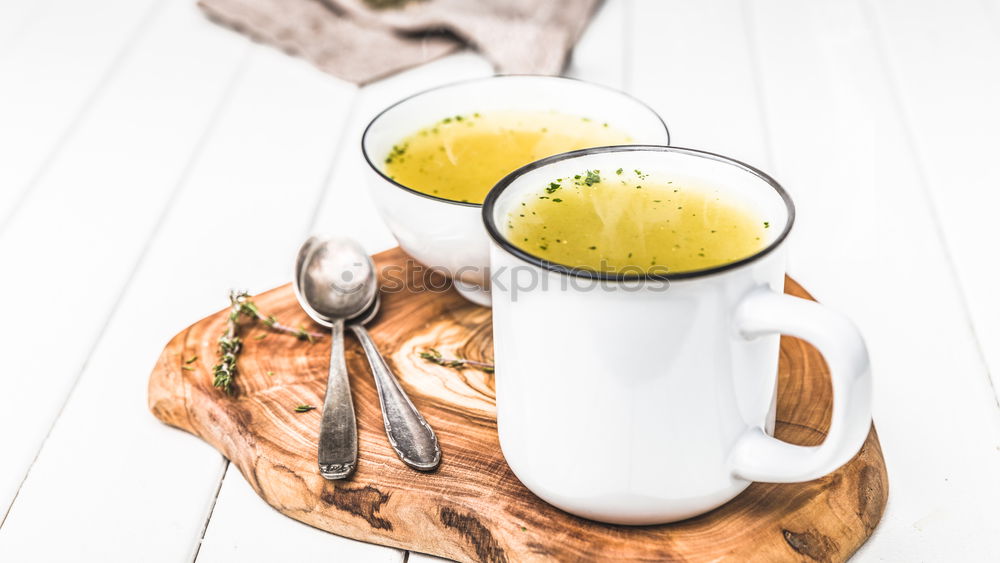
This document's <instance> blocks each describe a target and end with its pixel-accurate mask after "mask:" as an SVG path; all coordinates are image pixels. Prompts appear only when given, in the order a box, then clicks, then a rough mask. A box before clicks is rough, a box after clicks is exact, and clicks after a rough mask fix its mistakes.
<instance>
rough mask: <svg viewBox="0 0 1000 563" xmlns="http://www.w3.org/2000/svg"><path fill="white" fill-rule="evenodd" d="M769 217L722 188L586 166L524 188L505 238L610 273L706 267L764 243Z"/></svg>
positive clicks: (557, 259) (548, 255)
mask: <svg viewBox="0 0 1000 563" xmlns="http://www.w3.org/2000/svg"><path fill="white" fill-rule="evenodd" d="M770 228H771V224H770V222H768V221H766V220H764V219H763V218H760V217H757V216H756V215H755V214H754V213H752V212H751V211H750V210H748V209H746V208H744V207H743V206H742V205H740V204H739V203H736V202H734V201H727V198H726V197H724V196H723V195H722V194H721V193H720V191H719V190H717V189H712V188H711V187H709V186H703V185H699V184H698V183H696V182H688V181H678V180H674V179H668V178H667V177H665V176H659V175H656V174H646V173H643V172H642V171H640V170H624V169H621V168H619V169H617V170H610V171H603V170H586V171H582V172H581V173H580V174H576V175H574V176H571V177H567V178H555V179H553V181H552V182H551V183H549V184H548V185H547V186H545V187H544V188H543V189H540V190H539V191H538V192H537V193H529V194H527V195H526V196H525V197H524V198H523V199H522V200H521V201H520V202H518V205H517V206H516V208H515V209H514V211H513V212H511V213H510V214H509V215H508V217H507V221H506V235H507V238H508V240H510V242H511V243H513V244H514V245H515V246H518V247H520V248H521V249H522V250H524V251H526V252H528V253H529V254H533V255H535V256H538V257H540V258H543V259H545V260H548V261H550V262H555V263H558V264H562V265H565V266H571V267H576V268H584V269H588V270H594V271H602V272H610V273H626V274H628V273H632V274H638V273H657V274H670V273H678V272H687V271H692V270H703V269H706V268H712V267H715V266H721V265H723V264H727V263H730V262H735V261H737V260H740V259H743V258H746V257H749V256H751V255H753V254H756V253H757V252H758V251H760V250H762V249H763V248H764V246H765V245H766V241H767V240H768V237H767V236H766V235H767V234H768V233H767V229H770Z"/></svg>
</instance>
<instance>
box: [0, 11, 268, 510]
mask: <svg viewBox="0 0 1000 563" xmlns="http://www.w3.org/2000/svg"><path fill="white" fill-rule="evenodd" d="M160 4H162V0H161V2H160ZM250 52H251V49H250V48H249V47H248V49H247V53H246V54H245V55H244V56H243V58H242V59H241V61H240V63H239V64H238V65H237V68H236V69H235V70H234V73H233V76H232V78H231V79H230V81H229V84H228V85H227V86H226V89H225V91H224V92H223V94H222V96H221V98H220V100H219V102H218V104H217V105H216V107H215V109H213V111H212V116H211V117H210V119H209V121H208V123H207V124H206V126H205V130H204V131H203V132H202V134H201V135H200V136H199V138H198V140H197V142H196V143H195V146H194V149H193V150H192V152H191V156H190V157H188V162H187V164H185V166H184V169H183V170H182V171H181V174H180V176H178V179H177V182H176V183H175V185H174V188H173V190H172V191H171V193H170V195H169V197H168V199H167V201H166V203H165V204H164V206H163V209H162V210H161V211H160V214H159V215H158V216H157V219H156V221H155V223H154V224H153V228H152V230H151V231H150V233H149V235H148V236H147V238H146V240H145V241H144V243H143V245H142V248H141V250H140V251H139V255H138V258H137V259H136V261H135V264H133V266H132V268H131V269H130V270H129V273H128V275H127V276H126V278H125V280H124V281H123V282H122V285H121V287H120V288H119V290H118V292H117V297H116V298H115V300H114V302H113V303H112V305H111V307H110V308H109V310H108V313H107V315H105V318H104V320H103V322H102V323H101V325H100V328H98V330H97V334H96V335H95V337H94V339H93V341H92V342H91V343H90V345H89V346H88V347H87V349H88V352H87V355H86V356H85V357H84V360H83V362H82V363H81V364H80V367H79V369H77V370H76V375H75V376H74V377H73V382H72V383H71V384H70V387H69V389H68V391H67V392H66V395H65V397H63V401H62V404H61V405H60V406H59V410H58V411H57V412H56V416H55V417H54V418H53V419H52V422H51V424H49V428H48V431H47V432H46V434H45V438H43V439H42V442H41V443H40V444H39V445H38V449H37V451H36V452H35V457H34V459H33V460H32V462H31V464H30V465H29V466H28V467H27V469H25V472H24V475H23V476H22V477H21V483H20V484H19V485H18V489H17V492H16V493H15V494H14V497H13V498H12V499H11V502H10V504H9V505H8V506H7V507H5V509H4V514H3V518H2V519H0V528H3V524H4V523H5V522H6V521H7V517H8V515H10V513H11V512H12V511H13V510H14V505H15V504H16V502H17V497H18V494H19V493H20V491H21V487H22V486H23V485H24V482H25V480H27V478H28V474H30V473H31V468H32V467H33V466H34V464H35V461H37V460H38V455H39V454H40V453H41V451H42V450H43V449H44V448H45V444H46V442H48V438H49V435H50V434H51V433H52V429H53V428H55V426H56V424H57V423H58V422H59V419H60V417H61V416H62V413H63V410H64V409H65V408H66V404H67V403H69V401H70V398H71V397H72V396H73V392H74V391H75V390H76V386H77V385H78V384H79V382H80V377H81V376H82V375H83V373H84V371H85V370H86V368H87V364H89V363H90V359H91V356H92V355H93V353H94V351H95V350H96V349H97V347H98V346H99V345H100V343H101V340H102V339H103V338H104V334H105V332H106V331H107V328H108V326H109V325H110V324H111V322H112V321H113V320H114V318H115V315H116V313H117V312H118V307H119V305H120V304H121V300H122V298H123V297H124V295H125V293H126V292H127V291H128V288H129V285H131V283H132V280H133V279H134V278H135V275H136V273H137V272H138V271H139V269H140V267H141V266H142V264H143V262H144V259H145V256H146V253H147V251H148V250H149V247H150V246H151V245H152V242H153V241H154V240H155V239H156V235H157V233H158V232H159V230H160V228H162V226H163V224H164V223H165V222H166V219H167V217H168V216H169V214H170V211H171V209H172V208H173V204H174V202H175V201H176V200H177V197H178V196H179V195H180V192H181V190H183V187H184V184H185V183H186V182H187V178H188V175H189V174H190V171H191V170H192V169H193V168H194V165H195V164H196V163H197V161H198V157H199V154H200V152H201V149H202V148H203V147H204V146H205V144H206V143H207V141H208V139H209V138H211V133H212V131H213V130H214V129H215V126H216V124H217V122H218V120H219V116H221V115H222V113H223V110H224V108H225V106H226V103H227V102H228V100H229V99H230V98H231V97H232V94H233V93H234V91H235V86H236V85H237V84H238V82H239V78H240V77H241V76H242V74H243V71H244V70H245V68H246V63H247V61H248V59H249V54H250ZM0 229H2V227H0ZM0 232H2V231H0Z"/></svg>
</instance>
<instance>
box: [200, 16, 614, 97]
mask: <svg viewBox="0 0 1000 563" xmlns="http://www.w3.org/2000/svg"><path fill="white" fill-rule="evenodd" d="M599 1H600V0H415V1H410V2H405V3H401V2H394V1H392V0H199V2H198V6H199V7H200V8H201V9H202V10H203V11H204V12H205V13H206V14H207V15H208V16H209V17H210V18H211V19H212V20H214V21H216V22H219V23H221V24H223V25H226V26H228V27H231V28H233V29H235V30H237V31H239V32H241V33H245V34H247V35H249V36H250V37H252V38H254V39H255V40H257V41H261V42H263V43H267V44H269V45H273V46H275V47H277V48H279V49H282V50H284V51H285V52H288V53H290V54H294V55H299V56H301V57H303V58H305V59H306V60H308V61H310V62H311V63H313V64H314V65H316V66H317V67H319V68H320V69H321V70H323V71H325V72H328V73H330V74H332V75H334V76H337V77H340V78H343V79H345V80H348V81H351V82H355V83H359V84H364V83H368V82H371V81H373V80H377V79H379V78H382V77H384V76H387V75H390V74H393V73H396V72H399V71H401V70H404V69H407V68H410V67H413V66H416V65H419V64H421V63H424V62H427V61H431V60H434V59H436V58H439V57H441V56H443V55H445V54H448V53H451V52H453V51H456V50H458V49H460V48H461V47H462V46H463V44H469V45H472V46H473V47H475V48H477V49H478V50H479V51H481V52H482V53H483V54H484V55H485V56H486V57H487V58H488V59H490V60H491V61H492V62H493V64H494V67H495V68H496V70H497V72H500V73H504V74H510V73H524V74H558V73H559V72H560V71H561V70H562V69H563V67H564V66H565V64H566V60H567V58H568V54H569V52H570V50H571V49H572V48H573V45H574V44H575V43H576V40H577V39H578V38H579V36H580V34H581V33H582V32H583V29H584V27H585V26H586V25H587V21H588V20H589V18H590V16H591V14H592V13H593V11H594V8H595V7H596V5H597V3H598V2H599ZM384 4H388V5H390V7H383V8H375V7H373V6H377V5H384ZM396 4H402V5H400V6H398V7H391V6H394V5H396Z"/></svg>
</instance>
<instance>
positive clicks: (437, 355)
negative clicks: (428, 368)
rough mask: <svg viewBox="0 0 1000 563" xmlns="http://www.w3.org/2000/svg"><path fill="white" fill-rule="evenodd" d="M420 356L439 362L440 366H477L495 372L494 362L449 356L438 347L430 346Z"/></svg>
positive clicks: (488, 371)
mask: <svg viewBox="0 0 1000 563" xmlns="http://www.w3.org/2000/svg"><path fill="white" fill-rule="evenodd" d="M420 357H421V358H423V359H425V360H427V361H428V362H431V363H432V364H437V365H439V366H445V367H449V368H455V369H465V368H467V367H472V368H476V369H478V370H480V371H484V372H486V373H493V370H494V367H493V364H489V363H486V362H477V361H475V360H470V359H468V358H449V357H447V356H445V355H444V354H442V353H441V352H440V351H439V350H438V349H436V348H428V349H427V350H425V351H423V352H421V353H420Z"/></svg>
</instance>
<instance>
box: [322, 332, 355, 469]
mask: <svg viewBox="0 0 1000 563" xmlns="http://www.w3.org/2000/svg"><path fill="white" fill-rule="evenodd" d="M330 336H331V340H332V342H333V344H332V346H331V348H330V377H329V379H327V382H326V396H325V397H324V399H323V421H322V422H321V424H320V427H319V472H320V474H321V475H323V477H326V478H327V479H330V480H334V479H346V478H347V477H350V475H351V473H354V468H355V467H356V466H357V464H358V425H357V421H356V420H355V418H354V402H353V400H352V399H351V384H350V382H349V381H348V379H347V365H346V364H345V363H344V321H342V320H337V321H334V322H333V326H332V327H331V333H330Z"/></svg>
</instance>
